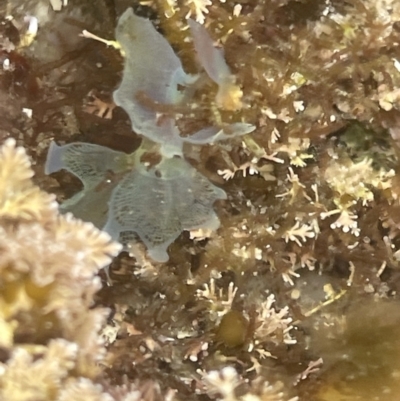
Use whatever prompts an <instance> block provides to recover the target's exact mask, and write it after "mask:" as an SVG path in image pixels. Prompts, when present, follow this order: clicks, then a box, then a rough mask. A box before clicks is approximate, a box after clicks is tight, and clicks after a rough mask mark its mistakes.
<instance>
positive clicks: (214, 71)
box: [188, 18, 231, 85]
mask: <svg viewBox="0 0 400 401" xmlns="http://www.w3.org/2000/svg"><path fill="white" fill-rule="evenodd" d="M188 24H189V27H190V31H191V33H192V36H193V44H194V48H195V49H196V53H197V55H198V57H199V61H200V63H201V65H202V66H203V68H204V69H205V70H206V72H207V74H208V76H209V77H210V78H211V79H212V80H213V81H214V82H215V83H217V84H218V85H221V83H222V82H223V81H224V80H226V78H227V77H229V76H230V75H231V70H230V69H229V67H228V65H227V64H226V61H225V57H224V52H223V50H222V49H218V48H216V47H215V46H214V42H213V40H212V38H211V36H210V35H209V34H208V32H207V30H206V29H205V28H204V26H202V25H201V24H199V23H198V22H195V21H193V20H192V19H190V18H189V19H188Z"/></svg>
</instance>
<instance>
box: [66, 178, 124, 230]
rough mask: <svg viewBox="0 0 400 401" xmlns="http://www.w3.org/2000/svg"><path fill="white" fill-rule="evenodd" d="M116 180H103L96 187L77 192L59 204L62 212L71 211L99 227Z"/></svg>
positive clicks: (102, 221) (105, 218)
mask: <svg viewBox="0 0 400 401" xmlns="http://www.w3.org/2000/svg"><path fill="white" fill-rule="evenodd" d="M117 184H118V182H117V181H110V180H104V181H103V182H102V183H101V184H99V185H98V186H96V187H92V188H89V189H87V190H83V191H80V192H78V193H77V194H76V195H74V196H73V197H72V198H70V199H67V200H66V201H64V202H63V203H62V204H61V206H60V211H61V212H62V213H68V212H70V213H72V214H73V215H74V217H76V218H78V219H81V220H84V221H90V222H91V223H93V224H94V225H95V226H96V227H97V228H99V229H101V228H102V227H103V226H104V224H105V223H106V221H107V213H108V201H109V200H110V197H111V193H112V191H113V189H114V188H115V187H116V185H117Z"/></svg>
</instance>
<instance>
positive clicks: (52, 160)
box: [45, 142, 128, 189]
mask: <svg viewBox="0 0 400 401" xmlns="http://www.w3.org/2000/svg"><path fill="white" fill-rule="evenodd" d="M127 168H128V155H126V154H125V153H123V152H117V151H115V150H111V149H109V148H106V147H104V146H99V145H92V144H89V143H81V142H74V143H71V144H68V145H63V146H58V145H57V144H56V143H55V142H52V143H51V144H50V148H49V151H48V153H47V159H46V164H45V174H51V173H54V172H55V171H59V170H62V169H65V170H67V171H69V172H70V173H72V174H73V175H75V176H76V177H78V178H79V179H80V180H81V181H82V183H83V186H84V188H85V189H88V188H92V187H94V186H96V185H98V184H99V183H100V182H101V181H102V180H103V179H104V178H105V177H106V176H107V174H109V173H110V172H112V173H119V172H121V171H124V170H126V169H127Z"/></svg>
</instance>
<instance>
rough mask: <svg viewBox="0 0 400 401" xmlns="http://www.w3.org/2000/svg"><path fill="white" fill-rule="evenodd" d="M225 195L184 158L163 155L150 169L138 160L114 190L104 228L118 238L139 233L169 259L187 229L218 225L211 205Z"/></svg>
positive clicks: (153, 252)
mask: <svg viewBox="0 0 400 401" xmlns="http://www.w3.org/2000/svg"><path fill="white" fill-rule="evenodd" d="M225 197H226V194H225V192H224V191H223V190H222V189H219V188H217V187H215V186H214V185H213V184H211V183H210V182H209V181H208V180H207V178H205V177H204V176H202V175H201V174H199V173H198V172H197V171H196V170H195V169H194V168H193V167H192V166H190V164H188V163H187V162H185V161H184V160H183V159H180V158H172V159H165V160H163V161H162V162H161V163H160V164H159V165H157V166H155V167H152V168H150V169H149V170H146V169H145V168H144V167H143V166H139V168H137V169H136V170H134V171H133V172H132V173H130V174H128V175H127V176H126V177H125V178H124V179H123V180H122V181H121V182H120V183H119V185H118V186H117V187H116V188H115V190H114V191H113V194H112V197H111V199H110V203H109V214H108V221H107V223H106V225H105V227H104V230H105V231H107V232H108V233H109V234H110V235H112V236H113V237H114V238H116V239H121V238H123V233H124V232H135V233H137V235H138V236H139V237H140V239H141V240H142V241H143V242H144V244H145V245H146V246H147V248H148V252H149V255H150V257H152V258H153V259H154V260H156V261H159V262H165V261H167V260H168V253H167V248H168V246H169V245H170V244H171V243H172V242H173V241H174V240H175V239H176V238H177V237H178V236H179V235H180V233H181V232H182V231H183V230H191V229H197V228H207V229H210V228H211V229H216V228H217V227H218V225H219V220H218V218H217V216H216V214H215V212H214V210H213V209H212V205H213V203H214V202H215V200H217V199H224V198H225ZM121 234H122V235H121Z"/></svg>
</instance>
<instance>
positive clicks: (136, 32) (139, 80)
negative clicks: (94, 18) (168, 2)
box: [114, 9, 193, 147]
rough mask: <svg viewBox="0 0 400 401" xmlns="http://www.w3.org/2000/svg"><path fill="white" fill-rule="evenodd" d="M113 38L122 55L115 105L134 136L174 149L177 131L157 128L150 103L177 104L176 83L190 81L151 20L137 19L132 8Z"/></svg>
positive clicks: (156, 116) (153, 109)
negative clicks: (134, 133)
mask: <svg viewBox="0 0 400 401" xmlns="http://www.w3.org/2000/svg"><path fill="white" fill-rule="evenodd" d="M115 35H116V39H117V41H118V43H119V44H120V45H121V48H122V50H123V53H124V56H125V65H124V72H123V79H122V82H121V84H120V87H119V88H118V89H117V90H116V91H115V92H114V101H115V103H116V104H117V105H118V106H120V107H122V108H123V109H124V110H125V111H126V112H127V114H128V115H129V117H130V120H131V123H132V128H133V130H134V131H135V132H136V133H138V134H141V135H144V136H146V137H148V138H149V139H152V140H153V141H156V142H159V143H163V142H172V143H175V141H177V143H176V146H177V147H179V146H180V147H181V146H182V142H181V141H180V140H179V134H178V131H177V130H175V129H172V128H173V127H174V124H173V126H172V127H171V126H170V125H169V124H166V125H167V126H164V127H162V126H160V121H159V120H160V115H159V112H158V111H157V110H156V108H155V107H152V106H151V102H156V103H160V104H162V105H171V104H176V103H178V102H179V101H180V99H181V95H180V92H179V91H178V84H180V85H185V84H187V83H189V82H190V81H192V80H193V79H191V78H190V76H189V75H187V74H186V73H185V72H184V71H183V68H182V64H181V61H180V60H179V58H178V57H177V56H176V54H175V53H174V51H173V49H172V47H171V45H170V44H169V43H168V41H167V40H166V39H165V38H164V37H163V36H162V35H161V34H160V33H158V32H157V30H156V29H155V28H154V26H153V24H152V23H151V21H149V20H148V19H146V18H141V17H138V16H137V15H135V14H134V13H133V11H132V9H128V10H126V11H125V12H124V14H122V16H121V17H120V19H119V21H118V25H117V29H116V34H115ZM146 99H147V101H146ZM164 125H165V124H164Z"/></svg>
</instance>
